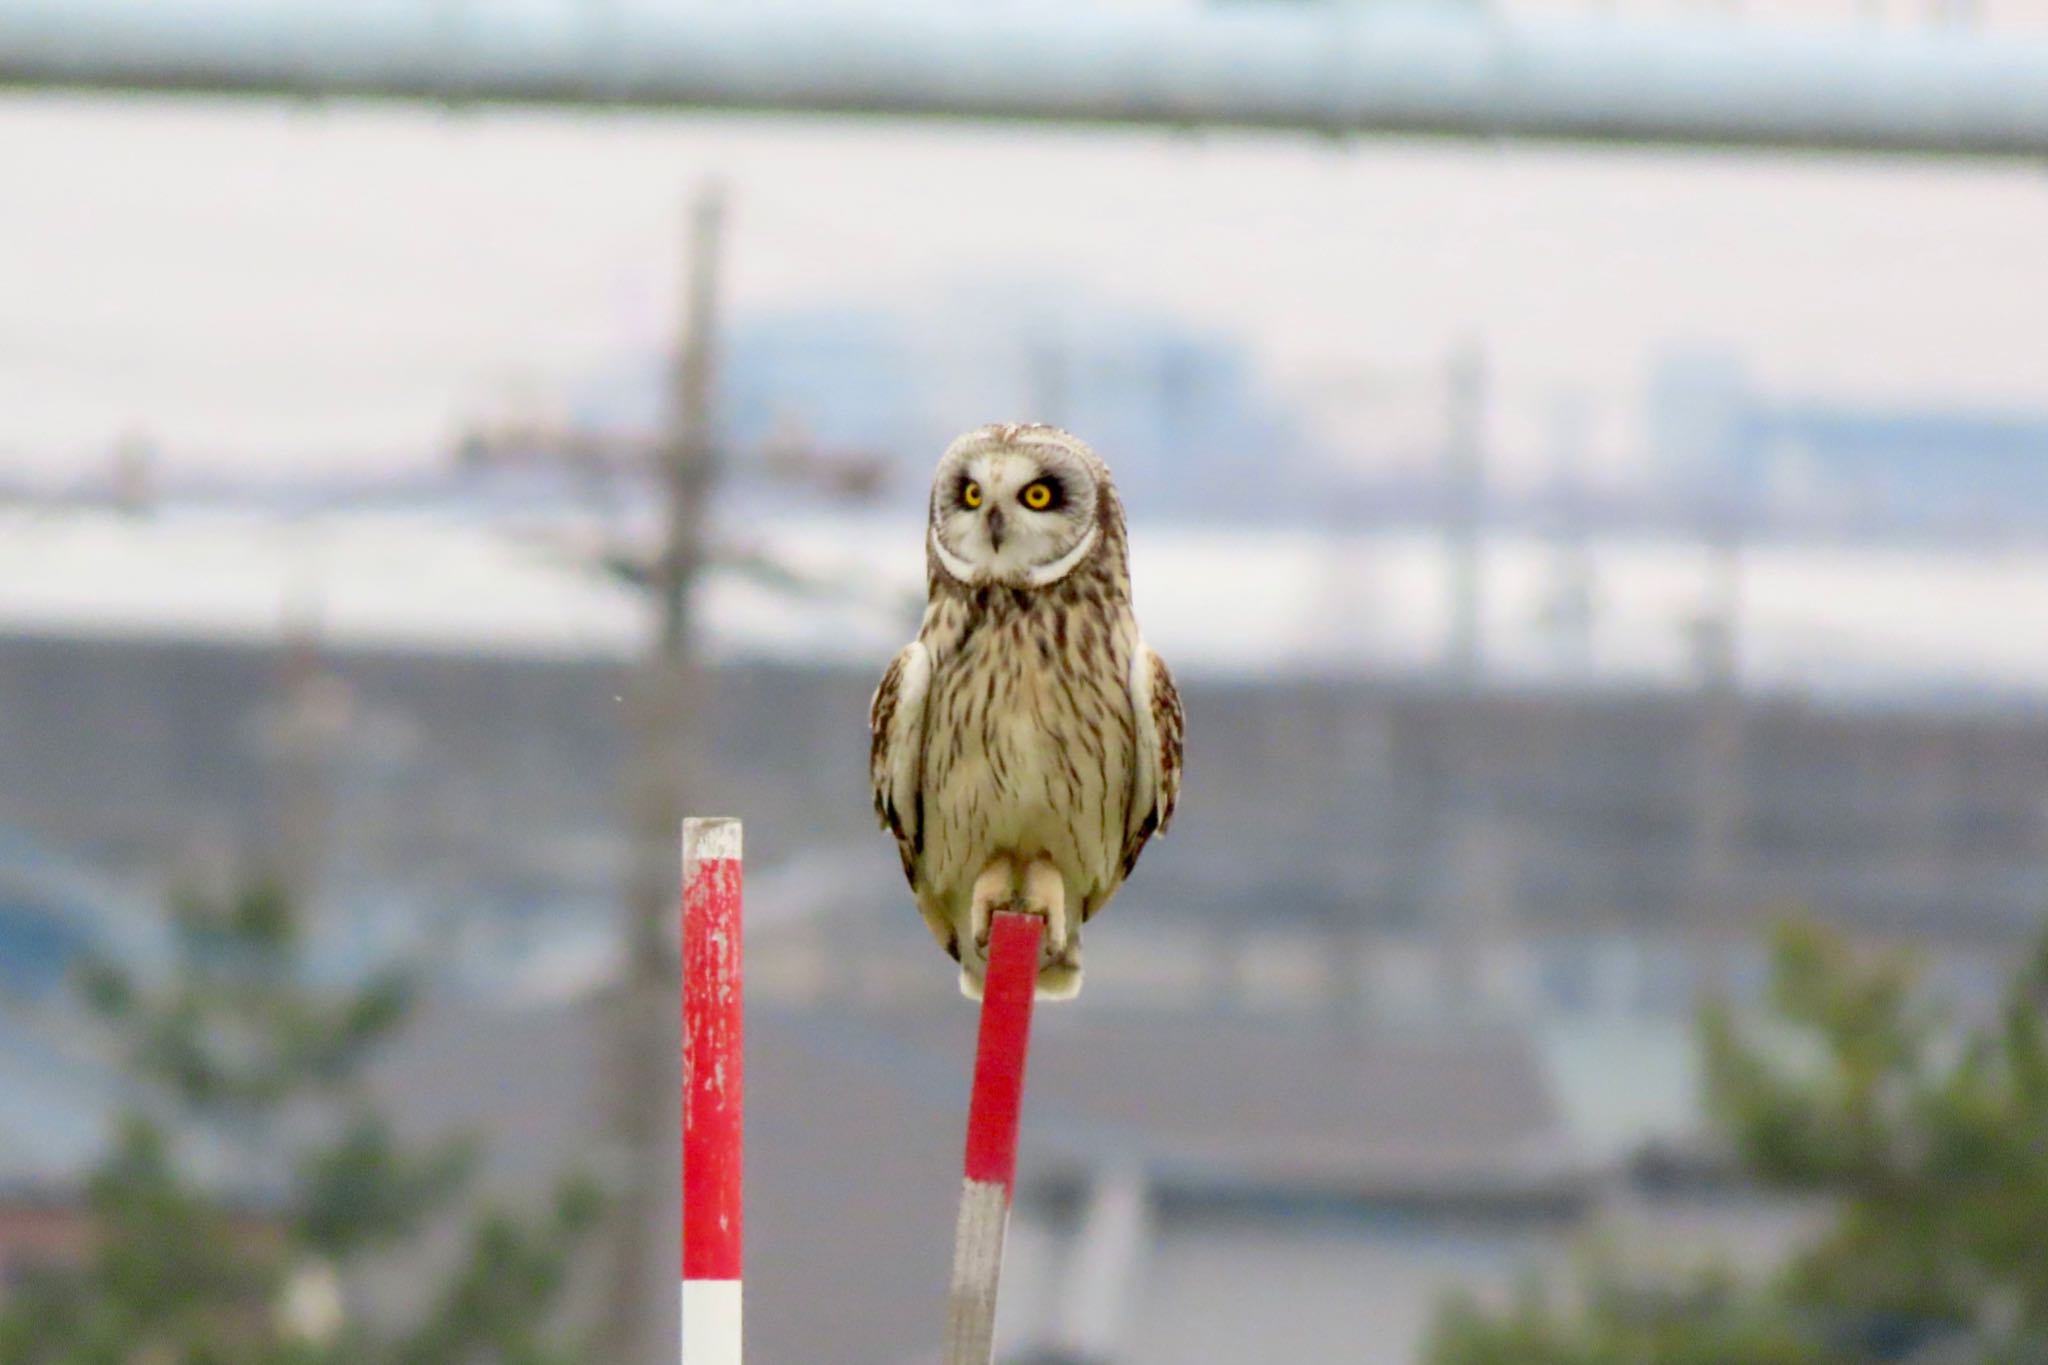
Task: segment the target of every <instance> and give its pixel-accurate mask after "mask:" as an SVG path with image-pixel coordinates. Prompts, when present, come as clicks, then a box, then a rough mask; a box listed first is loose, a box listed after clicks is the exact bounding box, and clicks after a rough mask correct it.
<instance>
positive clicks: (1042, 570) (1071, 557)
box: [1024, 526, 1102, 588]
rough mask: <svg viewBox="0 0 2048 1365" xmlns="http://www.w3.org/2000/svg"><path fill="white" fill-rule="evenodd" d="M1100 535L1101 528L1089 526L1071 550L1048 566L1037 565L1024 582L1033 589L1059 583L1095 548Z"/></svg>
mask: <svg viewBox="0 0 2048 1365" xmlns="http://www.w3.org/2000/svg"><path fill="white" fill-rule="evenodd" d="M1101 534H1102V528H1101V527H1100V526H1090V527H1089V528H1088V534H1087V535H1085V536H1082V537H1081V538H1080V539H1079V540H1077V541H1075V542H1074V548H1073V549H1071V550H1069V551H1067V552H1066V553H1065V554H1063V555H1061V556H1060V557H1059V558H1058V559H1055V560H1054V561H1053V562H1052V563H1050V564H1041V565H1039V566H1038V567H1037V568H1035V569H1033V570H1032V571H1031V572H1030V573H1028V574H1026V575H1024V581H1025V582H1026V583H1029V584H1030V585H1031V586H1032V587H1034V588H1042V587H1044V586H1045V585H1046V584H1048V583H1057V582H1059V581H1060V580H1061V579H1062V578H1065V577H1066V576H1067V575H1068V574H1070V573H1072V572H1073V571H1074V568H1075V566H1076V565H1078V564H1079V563H1080V562H1081V561H1082V560H1084V559H1086V558H1087V557H1088V552H1089V551H1090V550H1093V549H1094V548H1095V541H1096V538H1097V537H1098V536H1100V535H1101Z"/></svg>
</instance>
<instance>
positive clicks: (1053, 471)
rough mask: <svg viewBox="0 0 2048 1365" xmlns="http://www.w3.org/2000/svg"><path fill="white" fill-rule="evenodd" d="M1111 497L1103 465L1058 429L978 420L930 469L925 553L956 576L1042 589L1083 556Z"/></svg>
mask: <svg viewBox="0 0 2048 1365" xmlns="http://www.w3.org/2000/svg"><path fill="white" fill-rule="evenodd" d="M1115 499H1116V492H1115V489H1114V488H1113V487H1112V485H1111V484H1110V480H1109V468H1108V466H1106V465H1104V464H1103V463H1102V461H1101V459H1100V458H1099V457H1097V455H1096V454H1095V452H1094V451H1092V450H1090V449H1089V448H1088V447H1087V446H1086V445H1084V444H1083V443H1082V442H1081V441H1080V440H1079V439H1078V438H1076V437H1074V436H1070V435H1068V434H1067V433H1066V432H1064V431H1061V430H1060V429H1059V428H1058V427H1049V426H1039V425H1017V424H1009V423H1002V424H995V425H990V426H985V427H977V428H976V429H975V430H973V431H970V432H968V433H967V434H966V435H964V436H962V437H960V439H958V440H956V441H955V442H953V444H952V445H950V446H948V447H946V453H945V454H944V455H943V456H941V457H940V458H939V469H938V473H937V474H935V475H934V476H933V477H932V507H931V515H932V520H931V537H930V538H931V549H932V557H933V559H935V560H936V561H937V563H938V565H939V567H940V568H941V569H943V570H944V571H945V572H946V573H947V574H949V575H950V576H952V577H953V578H955V579H957V580H959V581H960V582H962V583H972V584H982V583H988V584H1003V585H1007V586H1009V587H1017V588H1042V587H1045V586H1047V585H1048V584H1052V583H1057V582H1059V581H1060V580H1061V579H1062V578H1065V577H1066V576H1067V575H1068V574H1070V573H1072V572H1073V571H1074V570H1075V568H1077V567H1078V566H1080V565H1081V564H1082V563H1083V562H1084V561H1086V560H1087V559H1088V557H1089V555H1090V554H1091V553H1092V552H1093V551H1094V550H1095V548H1096V546H1097V545H1098V544H1099V543H1100V542H1101V540H1102V538H1103V528H1104V526H1105V525H1108V524H1109V523H1110V522H1111V521H1112V520H1113V519H1114V518H1115V517H1116V514H1117V508H1116V505H1115Z"/></svg>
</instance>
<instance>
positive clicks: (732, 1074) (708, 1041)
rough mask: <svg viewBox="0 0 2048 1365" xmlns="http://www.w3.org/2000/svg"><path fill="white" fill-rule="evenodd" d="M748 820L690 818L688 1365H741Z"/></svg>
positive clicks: (686, 927) (686, 834) (686, 836)
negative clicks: (743, 897) (743, 893)
mask: <svg viewBox="0 0 2048 1365" xmlns="http://www.w3.org/2000/svg"><path fill="white" fill-rule="evenodd" d="M740 933H741V915H740V822H739V821H737V820H731V819H690V820H685V821H683V1254H682V1260H683V1341H682V1350H683V1355H682V1360H683V1365H740V1261H741V1247H742V1231H743V1223H742V1219H741V1213H742V1210H743V1208H744V1199H743V1188H744V1184H743V1182H744V1177H745V1154H746V1129H745V1116H746V1075H745V1066H746V1053H745V1033H744V1018H745V1002H746V995H745V991H744V989H743V978H742V975H741V963H742V956H741V951H740V949H741V943H740Z"/></svg>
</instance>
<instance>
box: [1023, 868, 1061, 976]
mask: <svg viewBox="0 0 2048 1365" xmlns="http://www.w3.org/2000/svg"><path fill="white" fill-rule="evenodd" d="M1017 908H1018V909H1019V910H1023V911H1026V912H1028V913H1030V914H1034V915H1044V916H1045V943H1044V945H1043V946H1042V947H1041V948H1040V949H1039V956H1038V961H1039V965H1040V966H1041V967H1045V966H1049V965H1051V964H1052V963H1055V962H1058V961H1059V960H1060V959H1061V958H1063V957H1064V956H1065V955H1066V952H1067V944H1068V941H1069V935H1068V932H1067V883H1066V879H1065V878H1064V877H1062V876H1060V870H1059V869H1058V868H1056V867H1054V866H1053V865H1052V864H1051V863H1050V862H1048V861H1047V860H1045V859H1044V858H1034V859H1032V861H1031V865H1030V866H1029V867H1027V868H1025V869H1024V894H1023V895H1022V896H1021V897H1020V898H1019V901H1018V905H1017Z"/></svg>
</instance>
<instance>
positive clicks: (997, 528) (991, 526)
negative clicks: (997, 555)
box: [988, 507, 1003, 550]
mask: <svg viewBox="0 0 2048 1365" xmlns="http://www.w3.org/2000/svg"><path fill="white" fill-rule="evenodd" d="M988 547H989V549H991V550H1000V549H1002V548H1003V509H1002V508H1000V507H991V508H989V509H988Z"/></svg>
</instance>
